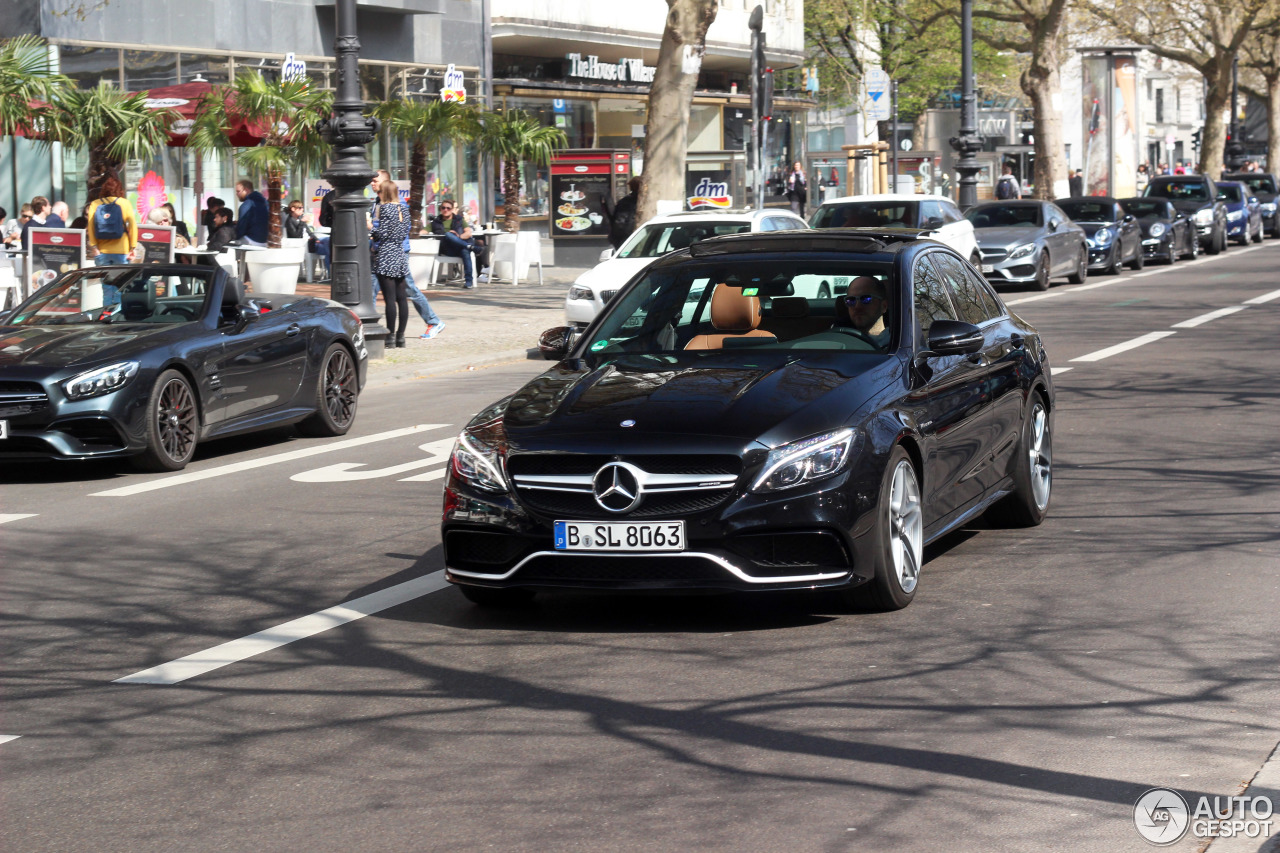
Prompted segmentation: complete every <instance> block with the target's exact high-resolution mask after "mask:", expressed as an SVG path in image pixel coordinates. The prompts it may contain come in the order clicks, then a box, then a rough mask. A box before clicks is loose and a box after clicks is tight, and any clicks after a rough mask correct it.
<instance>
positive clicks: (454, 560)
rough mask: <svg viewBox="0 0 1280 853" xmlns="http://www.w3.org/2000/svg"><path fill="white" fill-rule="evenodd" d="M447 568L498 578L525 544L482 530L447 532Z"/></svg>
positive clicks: (507, 535) (516, 539)
mask: <svg viewBox="0 0 1280 853" xmlns="http://www.w3.org/2000/svg"><path fill="white" fill-rule="evenodd" d="M444 544H445V550H446V551H447V553H448V555H449V565H451V566H453V567H455V568H459V569H465V570H469V571H475V572H489V573H491V574H496V575H500V574H502V573H503V572H505V571H506V570H507V569H509V568H510V567H511V564H512V563H514V562H515V561H516V560H517V559H518V558H519V557H520V556H521V555H522V554H524V553H525V551H527V550H529V546H528V544H527V543H526V542H525V541H524V540H523V539H521V538H520V537H518V536H512V535H510V534H507V533H494V532H489V531H483V530H450V531H449V532H448V534H446V536H445V540H444Z"/></svg>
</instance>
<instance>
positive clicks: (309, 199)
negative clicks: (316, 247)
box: [302, 178, 333, 225]
mask: <svg viewBox="0 0 1280 853" xmlns="http://www.w3.org/2000/svg"><path fill="white" fill-rule="evenodd" d="M331 192H333V187H331V186H329V182H328V181H322V180H320V179H319V178H316V179H313V180H310V181H307V195H306V197H305V198H304V199H303V200H302V203H303V204H304V205H306V208H307V213H308V214H310V215H311V223H312V224H313V225H319V224H320V202H321V201H323V200H324V197H325V196H326V195H328V194H329V193H331Z"/></svg>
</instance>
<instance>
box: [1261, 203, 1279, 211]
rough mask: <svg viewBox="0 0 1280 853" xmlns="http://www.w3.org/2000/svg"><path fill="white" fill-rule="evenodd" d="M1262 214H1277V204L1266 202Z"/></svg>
mask: <svg viewBox="0 0 1280 853" xmlns="http://www.w3.org/2000/svg"><path fill="white" fill-rule="evenodd" d="M1262 212H1263V213H1275V212H1276V204H1275V202H1273V201H1264V202H1263V203H1262Z"/></svg>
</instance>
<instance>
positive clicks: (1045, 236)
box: [964, 199, 1089, 290]
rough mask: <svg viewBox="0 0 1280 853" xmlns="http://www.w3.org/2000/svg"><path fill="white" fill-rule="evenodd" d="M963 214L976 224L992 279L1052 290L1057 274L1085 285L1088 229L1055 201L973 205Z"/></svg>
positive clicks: (980, 248) (984, 271)
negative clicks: (1075, 221) (1051, 284)
mask: <svg viewBox="0 0 1280 853" xmlns="http://www.w3.org/2000/svg"><path fill="white" fill-rule="evenodd" d="M964 216H965V219H968V220H969V221H970V222H971V223H973V235H974V237H975V238H977V241H978V252H979V254H981V256H982V274H983V275H984V276H986V278H987V280H988V281H991V282H993V283H996V284H1000V283H1007V284H1030V285H1032V286H1034V287H1035V288H1036V289H1037V290H1048V289H1049V280H1050V279H1052V278H1055V277H1057V276H1066V277H1067V280H1068V281H1070V282H1071V283H1072V284H1081V283H1082V282H1083V281H1084V280H1085V277H1086V276H1087V275H1088V274H1089V246H1088V243H1087V237H1086V235H1085V232H1084V229H1083V228H1081V227H1080V226H1079V225H1077V224H1075V223H1074V222H1072V221H1071V218H1070V217H1069V216H1067V214H1066V213H1064V212H1063V211H1062V209H1061V208H1060V207H1058V206H1057V205H1056V204H1054V203H1053V202H1048V201H1035V200H1031V199H1028V200H1025V201H992V202H986V203H984V204H976V205H974V206H973V207H971V208H969V209H968V210H967V211H965V214H964Z"/></svg>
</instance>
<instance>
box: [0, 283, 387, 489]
mask: <svg viewBox="0 0 1280 853" xmlns="http://www.w3.org/2000/svg"><path fill="white" fill-rule="evenodd" d="M367 359H368V352H367V350H366V347H365V343H364V334H363V331H362V328H361V323H360V320H359V319H358V318H357V317H356V315H355V314H354V313H352V312H351V310H350V309H348V308H347V307H346V306H343V305H340V304H338V303H336V302H331V301H329V300H327V299H316V298H311V297H306V296H297V295H293V294H253V295H252V296H248V297H246V296H245V293H244V288H243V286H242V285H241V284H240V281H239V280H238V279H235V278H232V277H230V276H228V275H227V273H226V272H225V271H223V270H222V269H219V268H217V267H203V266H191V265H182V264H179V265H172V266H168V265H146V266H142V265H120V266H101V267H90V268H88V269H83V270H74V271H71V272H68V273H65V274H63V275H62V276H61V277H59V278H58V279H56V280H54V281H53V282H51V283H50V284H48V285H46V286H45V287H43V288H41V289H40V290H39V291H37V292H36V293H35V294H33V295H32V296H31V298H29V299H27V300H26V301H25V302H23V303H22V304H21V305H19V306H18V307H17V308H15V309H14V310H12V311H10V312H8V314H7V315H4V316H3V318H2V319H0V459H21V458H54V459H101V458H110V457H117V456H130V457H133V458H134V461H135V462H136V463H137V464H138V467H140V468H143V469H145V470H154V471H175V470H178V469H180V468H183V467H184V466H185V465H186V464H187V463H188V462H189V461H190V460H191V458H192V456H193V455H194V454H195V450H196V445H197V443H198V442H200V441H204V440H206V439H212V438H220V437H224V436H230V435H237V434H240V433H245V432H252V431H256V430H260V429H267V428H271V427H278V426H282V425H285V424H292V423H296V424H298V426H299V429H301V430H302V431H303V432H305V433H308V434H312V435H342V434H343V433H345V432H346V431H347V430H348V429H350V428H351V425H352V423H354V421H355V416H356V407H357V403H358V401H359V394H360V386H361V385H362V384H363V382H364V375H365V367H366V362H367Z"/></svg>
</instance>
